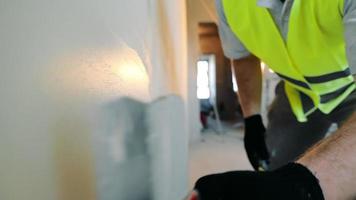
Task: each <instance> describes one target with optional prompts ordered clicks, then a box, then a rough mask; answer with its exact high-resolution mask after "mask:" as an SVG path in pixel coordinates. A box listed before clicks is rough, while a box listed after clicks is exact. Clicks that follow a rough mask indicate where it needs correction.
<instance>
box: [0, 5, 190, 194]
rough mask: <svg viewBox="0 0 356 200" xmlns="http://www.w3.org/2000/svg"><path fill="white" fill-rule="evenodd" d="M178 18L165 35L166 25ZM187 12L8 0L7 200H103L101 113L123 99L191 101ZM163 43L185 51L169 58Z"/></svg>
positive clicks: (0, 106)
mask: <svg viewBox="0 0 356 200" xmlns="http://www.w3.org/2000/svg"><path fill="white" fill-rule="evenodd" d="M174 8H175V9H178V10H176V12H174V13H171V14H170V15H168V18H167V20H168V22H167V23H166V28H163V25H162V22H160V21H158V18H159V17H158V16H161V15H162V13H165V12H166V13H169V12H168V11H169V10H174ZM184 8H185V4H184V3H172V2H170V1H168V0H167V1H163V0H161V1H158V0H151V1H144V0H137V1H126V0H103V1H94V0H85V1H84V0H78V1H69V0H61V1H45V0H27V1H25V0H12V1H7V0H0V70H1V72H0V111H1V112H0V137H1V138H0V163H1V165H0V177H1V179H0V199H1V200H22V199H28V200H32V199H33V200H57V199H58V200H63V199H65V200H72V199H73V200H78V199H85V200H90V199H98V197H99V194H100V193H99V189H98V182H97V181H98V174H97V173H96V172H97V171H96V170H97V165H96V164H97V158H96V157H95V148H94V146H93V145H95V144H96V141H95V139H93V134H94V133H97V132H96V131H97V130H98V125H97V123H96V122H98V121H99V120H100V117H101V115H100V114H99V113H101V111H102V108H103V107H105V105H109V104H110V102H113V101H116V100H118V99H121V98H122V97H124V96H129V97H132V98H134V99H137V100H140V101H142V102H149V101H151V100H153V99H155V98H157V97H159V96H165V95H167V94H171V93H175V94H178V95H180V96H182V97H183V99H184V90H185V89H184V88H185V86H184V85H185V84H186V83H185V82H184V81H181V80H185V79H184V73H183V74H179V75H177V74H178V73H177V72H178V71H181V70H182V71H183V72H184V70H185V61H186V60H185V54H184V50H185V44H186V43H185V39H186V36H185V30H184V23H185V18H184V12H185V9H184ZM173 15H174V16H173ZM172 22H181V23H179V26H177V25H176V24H173V23H172ZM157 30H158V31H157ZM168 30H169V31H168ZM165 31H168V32H171V33H172V34H171V35H167V36H166V32H165ZM158 33H159V34H158ZM160 35H165V36H166V37H167V39H166V40H167V41H171V43H170V45H171V46H169V47H170V48H173V49H175V50H176V52H174V53H171V54H170V56H168V57H167V56H166V57H163V56H162V55H161V53H162V46H163V44H164V41H162V40H161V38H160V37H159V36H160ZM178 58H179V59H178ZM167 63H168V64H172V65H167ZM153 77H154V78H153ZM171 77H172V78H171ZM168 80H169V81H170V82H168ZM162 85H163V86H162ZM169 85H173V86H174V87H173V86H172V87H166V86H169ZM158 91H159V92H158ZM184 105H185V104H184ZM183 107H184V109H183V110H186V108H185V106H183ZM183 121H184V119H183ZM183 127H184V125H183ZM184 132H185V129H184V128H183V129H182V133H184ZM183 135H184V134H183ZM118 140H120V138H119V139H118ZM117 184H118V185H120V184H123V183H122V182H119V183H117ZM121 186H122V185H121ZM118 198H119V197H118ZM119 199H120V198H119Z"/></svg>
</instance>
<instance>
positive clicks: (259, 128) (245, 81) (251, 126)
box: [232, 55, 269, 170]
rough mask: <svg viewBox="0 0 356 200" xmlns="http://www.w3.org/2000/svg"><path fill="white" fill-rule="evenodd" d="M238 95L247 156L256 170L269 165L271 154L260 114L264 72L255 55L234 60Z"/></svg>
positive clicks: (263, 168)
mask: <svg viewBox="0 0 356 200" xmlns="http://www.w3.org/2000/svg"><path fill="white" fill-rule="evenodd" d="M232 66H233V67H234V71H235V76H236V81H237V85H238V88H239V93H238V96H239V98H240V104H241V107H242V112H243V115H244V121H245V137H244V144H245V149H246V152H247V157H248V159H249V161H250V163H251V165H252V166H253V168H254V169H255V170H265V169H267V167H268V160H269V154H268V151H267V146H266V142H265V132H266V129H265V127H264V125H263V122H262V117H261V115H260V107H261V92H262V72H261V66H260V61H259V59H258V58H256V57H255V56H253V55H250V56H247V57H243V58H241V59H235V60H233V61H232Z"/></svg>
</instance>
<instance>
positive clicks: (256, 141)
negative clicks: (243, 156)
mask: <svg viewBox="0 0 356 200" xmlns="http://www.w3.org/2000/svg"><path fill="white" fill-rule="evenodd" d="M265 133H266V129H265V127H264V125H263V122H262V117H261V115H253V116H251V117H248V118H245V138H244V142H245V149H246V153H247V157H248V159H249V160H250V163H251V164H252V166H253V168H254V169H255V170H256V171H262V170H267V169H268V164H269V154H268V150H267V146H266V141H265Z"/></svg>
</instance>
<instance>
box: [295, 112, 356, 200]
mask: <svg viewBox="0 0 356 200" xmlns="http://www.w3.org/2000/svg"><path fill="white" fill-rule="evenodd" d="M298 162H299V163H301V164H302V165H305V166H307V167H308V168H309V169H310V170H311V171H312V172H313V174H314V175H315V176H316V177H317V178H318V179H319V182H320V186H321V188H322V189H323V192H324V196H325V199H326V200H328V199H356V113H354V114H353V116H352V117H351V118H350V120H349V121H348V122H347V123H345V125H344V126H343V127H341V129H339V130H338V131H337V133H336V134H334V135H333V136H331V137H329V138H327V139H326V140H324V141H322V142H320V143H319V144H318V145H316V146H314V147H313V148H312V149H311V150H310V151H308V152H307V153H306V154H305V155H304V156H303V157H302V158H300V159H299V160H298Z"/></svg>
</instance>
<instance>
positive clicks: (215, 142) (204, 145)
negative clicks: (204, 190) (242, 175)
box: [189, 127, 252, 188]
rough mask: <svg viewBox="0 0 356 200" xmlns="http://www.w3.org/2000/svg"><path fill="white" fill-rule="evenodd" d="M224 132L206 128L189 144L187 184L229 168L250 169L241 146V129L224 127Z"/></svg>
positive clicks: (229, 169) (191, 185) (192, 184)
mask: <svg viewBox="0 0 356 200" xmlns="http://www.w3.org/2000/svg"><path fill="white" fill-rule="evenodd" d="M224 131H225V133H220V134H218V133H216V132H214V131H213V130H207V131H204V132H203V133H202V137H201V139H200V140H199V141H196V142H193V143H191V144H190V157H189V173H190V180H189V184H190V187H191V188H192V187H193V186H194V183H195V181H196V180H197V179H198V178H199V177H201V176H204V175H207V174H211V173H219V172H225V171H231V170H251V169H252V167H251V166H250V164H249V162H248V160H247V156H246V154H245V150H244V146H243V129H242V128H241V127H238V128H236V127H235V128H224Z"/></svg>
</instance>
